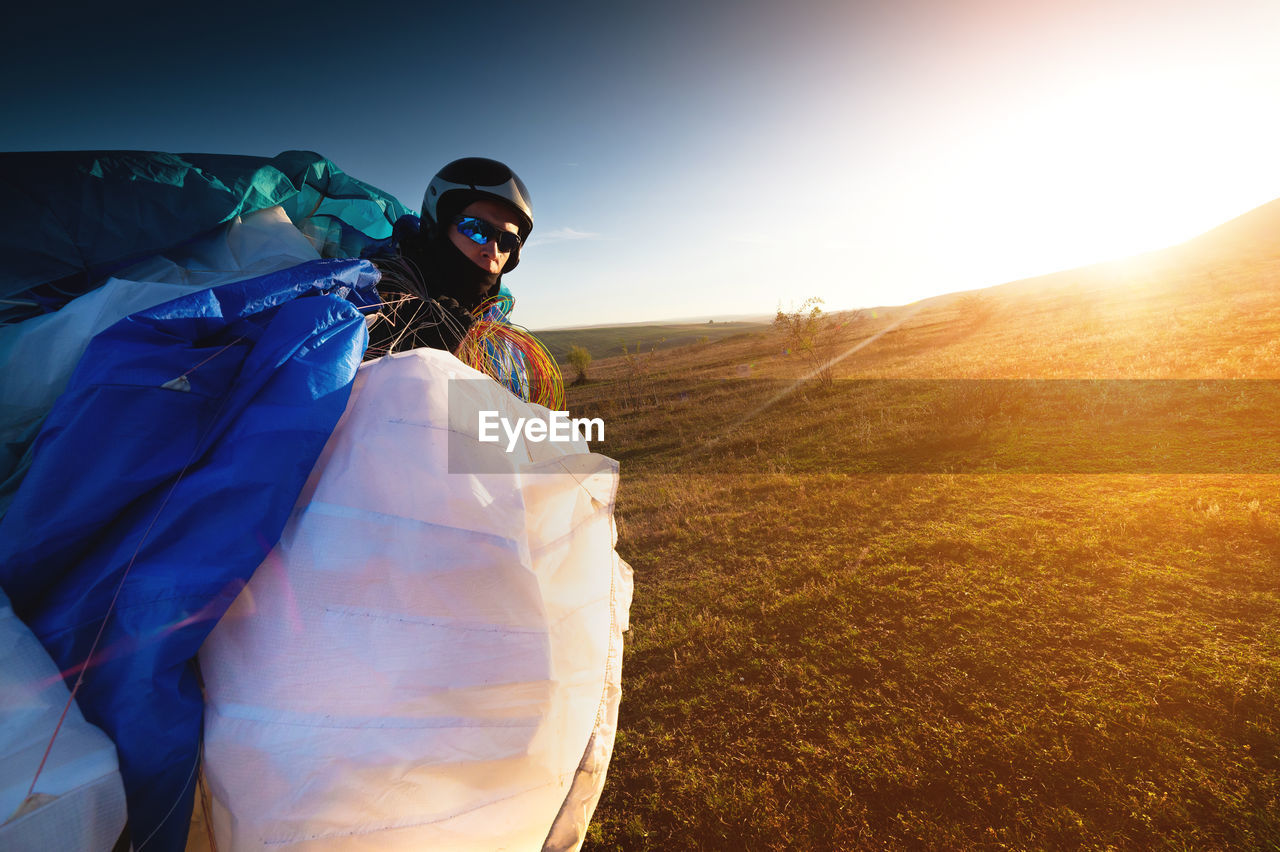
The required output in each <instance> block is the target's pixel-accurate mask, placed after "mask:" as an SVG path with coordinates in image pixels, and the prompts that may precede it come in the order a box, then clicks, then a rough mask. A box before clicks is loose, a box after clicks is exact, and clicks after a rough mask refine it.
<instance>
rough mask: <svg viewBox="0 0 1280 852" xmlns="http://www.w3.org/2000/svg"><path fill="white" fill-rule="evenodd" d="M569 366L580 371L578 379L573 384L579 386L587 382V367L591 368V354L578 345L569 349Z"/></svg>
mask: <svg viewBox="0 0 1280 852" xmlns="http://www.w3.org/2000/svg"><path fill="white" fill-rule="evenodd" d="M569 364H570V365H571V366H572V367H573V369H575V370H577V371H578V378H576V379H574V380H573V383H574V384H575V385H576V384H579V383H580V382H585V381H586V380H587V367H590V366H591V353H590V352H588V351H587V350H586V348H585V347H582V346H578V345H577V344H575V345H573V346H570V347H569Z"/></svg>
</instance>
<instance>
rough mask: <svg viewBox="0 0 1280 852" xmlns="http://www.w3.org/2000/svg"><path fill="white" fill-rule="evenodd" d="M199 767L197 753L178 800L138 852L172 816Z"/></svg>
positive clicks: (140, 849)
mask: <svg viewBox="0 0 1280 852" xmlns="http://www.w3.org/2000/svg"><path fill="white" fill-rule="evenodd" d="M199 765H200V755H199V753H197V754H196V759H195V762H194V763H192V764H191V773H190V774H189V775H187V780H186V782H185V783H183V785H182V790H181V791H180V792H179V793H178V798H176V799H174V801H173V805H172V806H170V808H169V812H168V813H166V814H165V815H164V816H163V817H161V819H160V822H158V823H156V827H155V828H153V829H152V830H151V833H150V834H148V835H147V839H146V840H144V841H142V842H141V843H139V844H138V852H142V850H143V848H144V847H145V846H146V845H147V844H148V843H150V842H151V838H153V837H155V836H156V832H157V831H159V830H160V829H161V828H162V827H163V826H164V824H165V823H166V822H168V821H169V817H171V816H173V811H174V809H175V808H177V807H178V804H179V803H180V802H181V801H182V794H183V793H185V792H187V788H188V787H190V786H191V779H192V778H193V777H195V774H196V767H197V766H199Z"/></svg>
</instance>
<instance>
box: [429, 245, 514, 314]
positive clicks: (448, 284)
mask: <svg viewBox="0 0 1280 852" xmlns="http://www.w3.org/2000/svg"><path fill="white" fill-rule="evenodd" d="M428 228H429V230H428V231H427V233H425V234H424V235H423V236H424V237H425V240H424V243H425V248H426V255H427V265H426V267H424V268H423V270H422V272H423V275H424V277H425V278H426V279H427V292H429V293H430V294H431V295H432V296H448V297H449V298H451V299H456V300H457V302H458V304H460V305H462V306H463V307H465V308H468V309H470V308H474V307H476V306H477V305H479V304H480V303H481V302H483V301H484V300H485V299H487V298H489V296H491V295H494V294H496V293H497V292H498V281H499V280H500V279H501V278H502V273H500V272H489V271H488V270H485V269H481V268H480V267H479V266H476V264H475V263H474V262H472V260H471V258H469V257H467V256H466V255H465V254H463V253H462V251H461V250H459V248H458V247H457V246H455V245H454V244H453V240H451V239H450V238H449V231H448V229H447V227H446V228H437V227H430V226H428Z"/></svg>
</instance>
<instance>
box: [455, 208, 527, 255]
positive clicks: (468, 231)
mask: <svg viewBox="0 0 1280 852" xmlns="http://www.w3.org/2000/svg"><path fill="white" fill-rule="evenodd" d="M453 226H454V227H455V228H457V229H458V233H459V234H462V236H464V237H466V238H467V239H469V240H471V242H473V243H475V244H476V245H479V246H482V245H484V244H485V243H489V242H496V243H497V244H498V251H500V252H502V253H503V254H510V253H511V252H513V251H516V250H517V249H519V248H520V235H519V234H513V233H511V232H510V231H504V230H502V229H501V228H499V227H498V226H497V225H494V224H493V223H492V222H486V221H485V220H483V219H477V218H476V217H475V216H459V217H458V218H457V219H454V220H453Z"/></svg>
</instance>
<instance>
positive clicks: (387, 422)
mask: <svg viewBox="0 0 1280 852" xmlns="http://www.w3.org/2000/svg"><path fill="white" fill-rule="evenodd" d="M481 410H491V411H498V412H500V413H501V415H502V416H503V417H507V418H510V419H511V420H514V419H515V418H518V417H534V416H541V417H542V418H543V419H545V418H546V415H547V410H546V409H545V408H542V407H540V406H536V405H530V404H528V403H524V402H521V401H520V400H518V399H516V398H515V397H513V396H512V395H511V394H510V393H508V392H507V391H506V390H505V389H503V388H502V387H500V386H499V385H498V384H497V383H496V382H493V381H492V380H490V379H487V378H486V377H484V376H483V375H482V374H480V373H478V372H476V371H475V370H472V369H471V368H469V367H466V366H464V365H463V364H462V363H461V362H459V361H457V360H456V359H455V358H454V357H453V356H451V355H449V354H448V353H445V352H440V351H436V350H414V351H412V352H405V353H400V354H397V355H391V356H387V357H385V358H381V359H379V360H377V361H372V362H369V363H367V364H365V365H364V366H362V367H361V369H360V372H359V374H358V376H357V379H356V383H355V388H354V390H353V392H352V396H351V400H350V402H349V403H348V406H347V410H346V414H344V416H343V418H342V420H341V421H340V422H339V424H338V426H337V428H336V429H335V431H334V433H333V435H332V437H331V438H330V440H329V442H328V444H327V446H326V447H325V450H324V452H323V454H322V455H321V457H320V460H319V461H318V463H317V464H316V467H315V469H314V470H313V471H312V474H311V478H310V480H309V481H308V483H307V485H306V487H305V488H304V489H303V492H302V494H301V496H300V497H299V500H298V503H297V505H296V507H295V510H294V515H293V517H292V519H291V520H290V523H289V525H288V526H287V527H286V529H285V532H284V534H283V535H282V536H281V539H280V541H279V543H278V544H277V545H276V546H275V547H274V548H273V549H272V550H271V551H270V552H269V553H267V554H266V558H265V560H264V561H263V563H262V565H261V566H260V567H259V568H258V570H257V572H256V573H255V574H254V576H253V578H252V580H251V581H250V582H249V584H248V586H247V587H246V588H245V590H244V591H243V592H242V593H241V595H240V597H239V598H238V599H237V600H236V602H235V603H234V604H233V606H232V607H231V609H230V611H229V612H228V613H227V614H226V615H225V616H224V617H223V619H222V620H221V622H220V623H219V624H218V626H217V628H215V630H214V631H213V633H212V635H211V636H210V637H209V639H208V640H207V641H206V643H205V645H204V647H203V649H202V650H201V654H200V663H201V668H202V671H203V673H204V677H205V683H206V699H207V706H206V719H205V744H204V764H203V767H204V773H205V777H206V780H207V782H208V787H209V790H210V794H211V799H212V814H211V822H212V825H213V830H214V836H215V840H216V845H217V848H218V849H219V850H221V852H226V850H256V849H263V850H266V849H270V850H279V851H280V852H283V850H289V852H321V850H323V852H333V850H375V849H376V850H415V852H416V851H417V850H423V849H431V850H485V851H486V852H491V850H498V849H507V850H538V849H554V850H567V849H576V848H578V847H579V846H580V845H581V843H582V840H583V837H584V836H585V832H586V827H587V823H588V822H589V820H590V817H591V813H592V811H593V810H594V808H595V805H596V802H597V801H598V799H599V796H600V791H601V789H602V787H603V784H604V775H605V769H606V767H607V764H608V760H609V754H610V752H611V750H612V747H613V740H614V730H615V726H616V721H617V711H618V703H619V699H620V695H621V652H622V633H623V631H625V630H626V628H627V612H628V609H629V606H630V601H631V569H630V568H629V567H628V566H627V565H626V563H625V562H623V561H622V560H621V559H620V558H619V557H618V556H617V554H616V553H615V551H614V545H615V543H616V540H617V534H616V529H615V526H614V522H613V508H614V498H615V494H616V490H617V484H618V468H617V463H616V462H614V461H613V460H611V459H608V458H606V457H604V456H601V455H598V454H593V453H591V452H590V450H589V447H588V446H587V445H586V444H585V443H584V442H582V441H576V442H573V443H552V442H542V443H535V442H528V441H522V442H520V443H519V444H518V445H517V446H516V447H515V452H513V453H507V452H505V446H506V440H505V437H504V440H503V441H501V442H499V443H481V442H479V441H478V440H477V439H476V435H477V422H478V419H479V412H480V411H481ZM451 464H452V470H453V471H454V472H450V470H451ZM477 471H491V472H484V473H482V472H477Z"/></svg>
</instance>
